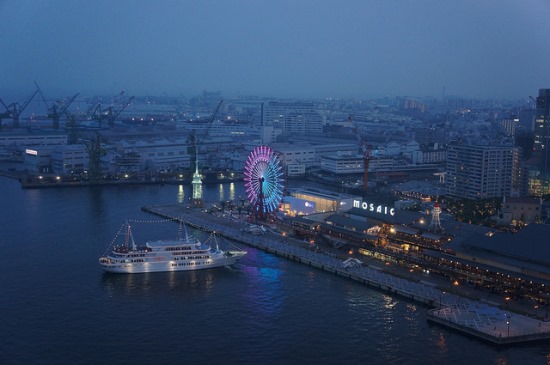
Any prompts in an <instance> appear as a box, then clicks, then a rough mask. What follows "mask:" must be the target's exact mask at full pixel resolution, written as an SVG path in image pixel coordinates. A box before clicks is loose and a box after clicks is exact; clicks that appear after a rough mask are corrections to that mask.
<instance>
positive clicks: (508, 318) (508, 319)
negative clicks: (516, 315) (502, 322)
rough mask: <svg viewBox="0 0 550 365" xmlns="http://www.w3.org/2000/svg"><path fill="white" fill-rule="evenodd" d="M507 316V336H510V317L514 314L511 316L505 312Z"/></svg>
mask: <svg viewBox="0 0 550 365" xmlns="http://www.w3.org/2000/svg"><path fill="white" fill-rule="evenodd" d="M505 316H506V326H507V327H508V336H507V337H510V318H512V316H510V315H509V314H505Z"/></svg>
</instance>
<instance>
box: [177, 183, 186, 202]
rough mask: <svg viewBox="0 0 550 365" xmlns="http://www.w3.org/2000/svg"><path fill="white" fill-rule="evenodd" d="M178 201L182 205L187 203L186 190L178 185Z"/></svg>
mask: <svg viewBox="0 0 550 365" xmlns="http://www.w3.org/2000/svg"><path fill="white" fill-rule="evenodd" d="M177 201H178V203H180V204H182V203H183V202H184V201H185V190H184V189H183V185H178V197H177Z"/></svg>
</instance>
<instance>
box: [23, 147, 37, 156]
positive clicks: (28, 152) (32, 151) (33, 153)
mask: <svg viewBox="0 0 550 365" xmlns="http://www.w3.org/2000/svg"><path fill="white" fill-rule="evenodd" d="M25 153H26V154H27V155H34V156H38V151H36V150H29V149H26V150H25Z"/></svg>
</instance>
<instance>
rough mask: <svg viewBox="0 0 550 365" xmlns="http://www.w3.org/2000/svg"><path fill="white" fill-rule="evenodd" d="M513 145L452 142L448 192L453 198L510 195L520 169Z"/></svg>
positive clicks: (449, 152)
mask: <svg viewBox="0 0 550 365" xmlns="http://www.w3.org/2000/svg"><path fill="white" fill-rule="evenodd" d="M518 153H519V149H518V148H516V147H513V146H489V145H456V144H455V145H453V144H452V145H449V148H448V151H447V177H446V190H447V193H446V195H447V196H448V197H451V198H466V199H480V198H495V197H503V196H510V194H512V193H513V191H514V188H515V187H514V181H515V178H514V176H515V175H516V174H518V173H519V166H517V161H518V158H517V154H518Z"/></svg>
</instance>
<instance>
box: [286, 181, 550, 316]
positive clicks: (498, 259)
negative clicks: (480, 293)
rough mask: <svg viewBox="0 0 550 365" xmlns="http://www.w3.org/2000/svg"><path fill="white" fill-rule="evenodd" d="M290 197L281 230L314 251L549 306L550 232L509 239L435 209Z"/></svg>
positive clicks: (535, 230)
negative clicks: (362, 258)
mask: <svg viewBox="0 0 550 365" xmlns="http://www.w3.org/2000/svg"><path fill="white" fill-rule="evenodd" d="M291 195H292V196H291V197H290V199H287V198H285V211H286V214H285V218H284V219H283V223H282V224H281V226H280V227H279V229H280V230H282V231H283V232H285V234H291V235H297V236H300V237H303V239H304V240H306V241H308V242H310V244H311V245H316V244H317V245H328V246H332V247H333V248H338V249H341V250H346V251H347V252H349V253H350V254H353V255H356V256H357V255H367V256H371V257H375V258H378V259H380V260H383V261H385V262H387V263H399V264H401V265H406V266H408V267H409V268H410V270H414V271H421V272H422V273H423V274H425V275H428V276H432V277H433V276H436V277H439V278H444V279H446V280H448V281H449V283H451V284H452V285H464V286H469V287H472V288H477V289H483V290H486V291H487V292H490V293H491V294H497V295H502V297H503V298H504V299H506V300H515V301H518V302H521V303H524V304H530V305H533V306H534V307H535V308H536V307H538V306H546V307H547V306H548V305H549V304H550V290H549V286H550V246H548V245H547V244H545V242H544V239H543V237H548V236H550V225H547V224H539V223H530V224H528V225H525V226H524V227H523V228H521V229H520V230H518V231H517V232H515V233H508V232H503V231H499V230H496V229H494V228H490V227H484V226H480V225H472V224H467V223H464V222H459V221H456V220H455V219H454V218H453V217H452V216H451V215H450V214H447V213H444V209H443V207H440V205H439V204H438V203H437V202H435V203H432V205H431V206H430V208H429V209H426V210H424V211H422V212H419V211H413V210H407V209H398V207H399V204H395V203H394V202H392V201H388V202H384V201H376V198H372V200H366V199H361V198H359V197H353V196H349V195H345V194H338V193H329V192H325V191H321V190H316V189H306V190H301V191H295V192H292V194H291ZM302 206H303V207H304V208H301V207H302ZM306 206H307V208H308V209H305V207H306ZM319 207H322V208H321V209H317V208H319ZM296 212H299V214H292V213H296Z"/></svg>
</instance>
